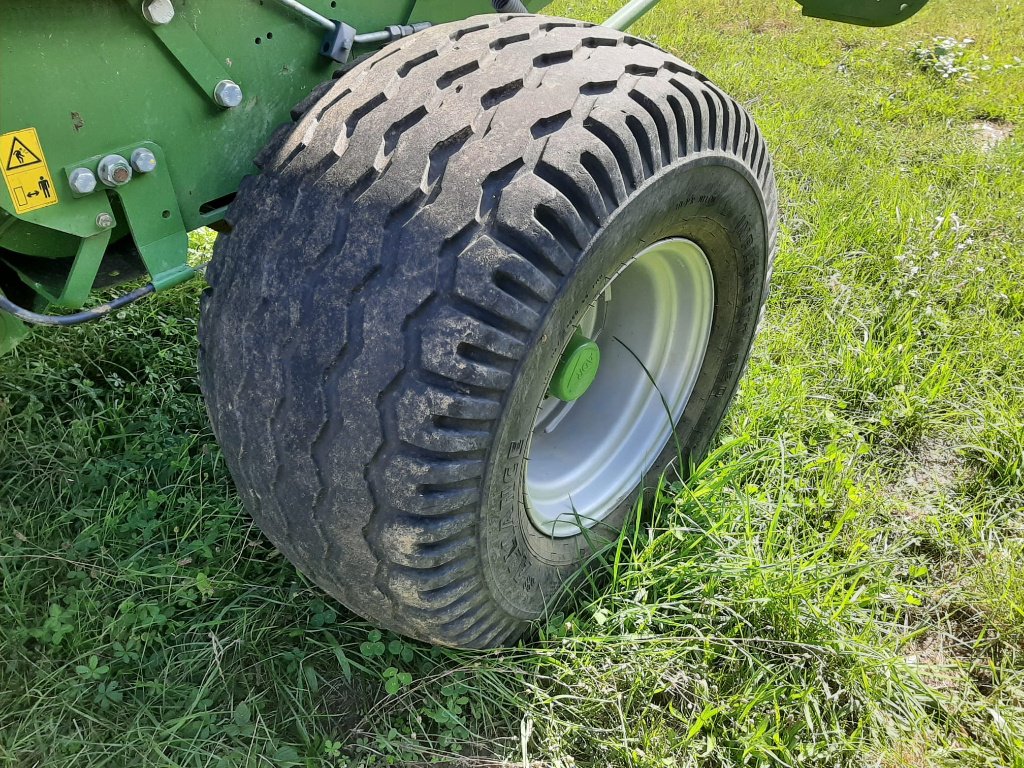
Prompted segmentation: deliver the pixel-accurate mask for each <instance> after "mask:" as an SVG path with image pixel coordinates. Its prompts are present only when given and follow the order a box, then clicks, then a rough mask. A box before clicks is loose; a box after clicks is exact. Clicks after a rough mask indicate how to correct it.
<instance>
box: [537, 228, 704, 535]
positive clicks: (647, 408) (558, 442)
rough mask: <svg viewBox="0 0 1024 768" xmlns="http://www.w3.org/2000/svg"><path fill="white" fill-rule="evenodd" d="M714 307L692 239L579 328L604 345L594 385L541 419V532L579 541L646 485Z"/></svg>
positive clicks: (610, 293)
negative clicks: (640, 485) (578, 536)
mask: <svg viewBox="0 0 1024 768" xmlns="http://www.w3.org/2000/svg"><path fill="white" fill-rule="evenodd" d="M714 308H715V285H714V277H713V275H712V272H711V265H710V264H709V263H708V260H707V257H706V256H705V255H704V251H703V250H701V248H700V247H699V246H697V245H696V244H695V243H693V242H691V241H689V240H684V239H681V238H673V239H668V240H662V241H660V242H658V243H655V244H654V245H652V246H650V247H648V248H645V249H644V250H642V251H640V252H639V253H638V254H637V255H636V256H634V257H633V258H632V259H630V261H629V262H627V263H626V265H625V266H623V267H622V269H620V270H619V271H618V273H616V274H615V275H614V276H613V277H612V278H611V280H609V281H608V284H607V286H606V287H605V289H604V290H603V291H602V292H601V294H600V295H599V296H598V298H597V299H596V300H595V301H594V303H593V304H592V305H591V306H590V308H589V310H588V311H587V313H586V314H585V315H584V317H583V320H582V321H581V323H580V326H579V327H580V330H581V332H582V333H583V334H584V335H585V336H587V337H588V338H590V339H593V340H594V341H596V342H597V344H598V346H599V347H600V350H601V363H600V367H599V368H598V373H597V378H596V379H595V380H594V383H593V384H592V385H591V386H590V388H589V389H588V390H587V391H586V392H585V393H584V394H583V396H582V397H580V398H579V399H578V400H575V401H572V402H563V401H561V400H557V399H555V398H553V397H546V398H545V399H544V401H543V402H542V403H541V404H540V407H539V408H538V411H537V418H536V421H535V423H534V429H533V434H532V436H531V440H530V449H529V453H528V454H527V455H528V456H529V460H528V462H527V466H526V501H527V509H528V511H529V515H530V520H531V522H532V523H533V525H534V526H535V527H536V528H537V529H538V530H540V531H541V532H542V533H544V534H546V535H548V536H553V537H556V538H562V537H566V536H575V535H576V534H578V533H580V531H581V530H583V529H588V528H591V527H593V526H595V525H597V524H598V523H600V522H601V521H602V520H604V519H605V518H606V517H607V516H608V515H609V514H611V512H612V511H613V510H614V509H615V508H616V507H618V506H619V504H621V503H622V501H623V500H624V499H625V498H626V497H627V496H628V495H629V494H630V493H631V492H632V491H633V490H634V489H635V488H636V487H637V486H638V485H639V484H640V483H641V482H642V480H643V477H644V475H646V474H647V471H648V470H650V468H651V467H652V466H653V465H654V462H655V461H656V460H657V458H658V456H659V455H660V454H661V452H662V450H663V449H664V448H665V446H666V445H667V444H668V443H669V441H670V440H671V439H672V434H673V431H674V425H675V424H676V423H677V422H678V421H679V418H680V417H681V416H682V413H683V410H684V409H685V408H686V404H687V402H688V401H689V399H690V395H691V393H692V392H693V387H694V384H695V383H696V381H697V376H698V374H699V373H700V370H701V367H702V365H703V363H704V354H705V352H706V351H707V347H708V340H709V339H710V336H711V324H712V318H713V315H714ZM645 369H646V370H645Z"/></svg>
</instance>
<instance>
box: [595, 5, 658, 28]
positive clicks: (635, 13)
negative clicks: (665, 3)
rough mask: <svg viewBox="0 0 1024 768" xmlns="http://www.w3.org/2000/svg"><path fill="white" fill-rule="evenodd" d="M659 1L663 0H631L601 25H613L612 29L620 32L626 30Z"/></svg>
mask: <svg viewBox="0 0 1024 768" xmlns="http://www.w3.org/2000/svg"><path fill="white" fill-rule="evenodd" d="M659 2H661V0H630V1H629V2H628V3H626V4H625V5H624V6H622V7H621V8H620V9H619V10H618V11H617V12H615V13H613V14H612V15H611V16H610V17H608V19H607V20H606V21H604V22H603V23H602V24H601V26H602V27H611V28H612V29H617V30H619V31H620V32H625V31H626V30H627V29H629V28H630V27H631V26H632V25H633V23H634V22H635V21H636V20H637V19H639V18H640V17H641V16H643V15H644V14H645V13H647V12H648V11H649V10H651V8H653V7H654V6H656V5H657V4H658V3H659Z"/></svg>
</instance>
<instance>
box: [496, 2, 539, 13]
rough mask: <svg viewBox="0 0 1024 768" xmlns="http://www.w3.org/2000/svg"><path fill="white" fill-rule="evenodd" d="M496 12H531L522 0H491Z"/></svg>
mask: <svg viewBox="0 0 1024 768" xmlns="http://www.w3.org/2000/svg"><path fill="white" fill-rule="evenodd" d="M491 5H493V6H494V12H495V13H529V12H530V9H529V8H527V7H526V6H525V5H523V3H522V0H491Z"/></svg>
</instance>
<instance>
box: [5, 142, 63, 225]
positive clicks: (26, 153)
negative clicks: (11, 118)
mask: <svg viewBox="0 0 1024 768" xmlns="http://www.w3.org/2000/svg"><path fill="white" fill-rule="evenodd" d="M0 172H2V173H3V176H4V181H5V182H7V191H8V192H10V193H11V201H12V202H13V203H14V212H15V213H28V212H29V211H35V210H38V209H39V208H45V207H46V206H48V205H56V203H57V190H56V189H54V188H53V177H52V176H50V169H49V168H48V167H47V165H46V157H44V156H43V147H42V145H41V144H40V143H39V136H38V135H37V134H36V129H35V128H23V129H22V130H20V131H13V132H11V133H5V134H4V135H3V136H0Z"/></svg>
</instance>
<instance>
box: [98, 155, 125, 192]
mask: <svg viewBox="0 0 1024 768" xmlns="http://www.w3.org/2000/svg"><path fill="white" fill-rule="evenodd" d="M96 174H97V175H98V176H99V177H100V181H102V182H103V183H104V184H106V185H107V186H108V187H120V186H122V185H124V184H127V183H128V182H129V181H131V180H132V167H131V165H130V164H129V163H128V161H127V160H125V159H124V158H123V157H121V156H120V155H107V156H106V157H104V158H103V159H102V160H100V164H99V165H98V166H97V167H96Z"/></svg>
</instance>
